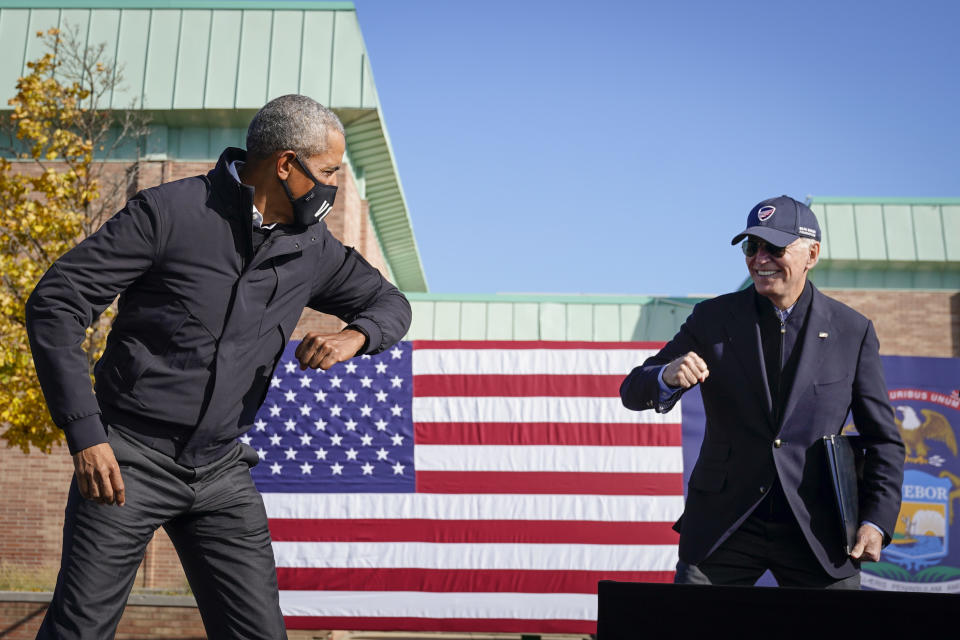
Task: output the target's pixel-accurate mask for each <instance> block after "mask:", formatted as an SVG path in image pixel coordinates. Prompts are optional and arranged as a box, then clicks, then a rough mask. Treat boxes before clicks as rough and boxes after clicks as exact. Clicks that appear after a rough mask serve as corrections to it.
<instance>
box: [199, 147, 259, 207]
mask: <svg viewBox="0 0 960 640" xmlns="http://www.w3.org/2000/svg"><path fill="white" fill-rule="evenodd" d="M246 159H247V152H246V151H244V150H243V149H238V148H237V147H227V148H226V149H224V150H223V153H221V154H220V158H219V159H218V160H217V165H216V166H215V167H214V168H213V169H212V170H211V171H210V173H208V174H207V179H208V180H209V181H210V186H211V187H212V189H213V192H214V194H216V198H217V199H218V200H219V201H220V203H221V205H222V210H221V212H220V213H221V215H223V216H224V217H225V218H227V219H229V220H237V221H240V222H246V223H248V225H249V224H250V223H251V216H252V215H253V187H251V186H250V185H247V184H241V183H239V182H237V181H236V180H234V179H233V176H232V175H230V170H229V168H228V167H229V166H230V163H232V162H235V161H237V160H239V161H240V162H244V161H246Z"/></svg>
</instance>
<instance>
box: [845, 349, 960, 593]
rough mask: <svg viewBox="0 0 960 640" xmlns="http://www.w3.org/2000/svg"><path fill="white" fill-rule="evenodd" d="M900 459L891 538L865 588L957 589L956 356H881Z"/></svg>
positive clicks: (959, 377) (867, 571) (959, 403)
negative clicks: (898, 494)
mask: <svg viewBox="0 0 960 640" xmlns="http://www.w3.org/2000/svg"><path fill="white" fill-rule="evenodd" d="M883 366H884V372H885V373H886V377H887V388H888V389H889V393H890V404H891V405H892V406H893V411H894V416H895V419H896V422H897V427H898V428H899V430H900V435H901V436H902V437H903V443H904V445H905V446H906V459H905V463H906V464H905V467H904V478H903V503H902V505H901V507H900V516H899V517H898V519H897V526H896V530H895V531H894V532H893V542H892V543H891V544H890V545H889V546H887V547H886V548H885V549H884V550H883V553H882V554H881V557H880V562H873V563H865V564H864V565H863V576H862V584H863V586H864V587H865V588H870V589H882V590H886V591H927V592H933V593H960V520H958V519H957V510H958V508H960V457H958V456H957V435H958V434H960V359H957V358H915V357H903V356H887V357H884V358H883Z"/></svg>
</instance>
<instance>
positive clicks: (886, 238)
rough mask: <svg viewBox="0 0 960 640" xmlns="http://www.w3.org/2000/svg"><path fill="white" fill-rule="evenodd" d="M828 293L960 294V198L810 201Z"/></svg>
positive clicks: (819, 278) (814, 274) (819, 276)
mask: <svg viewBox="0 0 960 640" xmlns="http://www.w3.org/2000/svg"><path fill="white" fill-rule="evenodd" d="M809 204H810V208H811V209H813V211H814V213H816V215H817V218H818V220H819V221H820V227H821V230H822V231H823V242H822V243H821V252H820V263H819V264H818V265H817V267H816V268H815V269H814V270H813V271H811V275H810V277H811V279H812V280H813V281H814V282H815V283H816V284H817V285H818V286H823V287H828V288H857V289H862V288H866V289H873V288H877V289H889V288H894V289H960V198H837V197H812V198H810V200H809Z"/></svg>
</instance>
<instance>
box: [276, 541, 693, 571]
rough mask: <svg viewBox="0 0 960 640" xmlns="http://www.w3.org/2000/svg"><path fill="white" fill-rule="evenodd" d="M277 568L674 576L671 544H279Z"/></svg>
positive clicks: (674, 547) (673, 554)
mask: <svg viewBox="0 0 960 640" xmlns="http://www.w3.org/2000/svg"><path fill="white" fill-rule="evenodd" d="M273 555H274V557H275V558H276V561H277V566H278V567H287V568H303V567H312V568H325V569H332V568H343V569H377V568H388V569H412V568H417V569H460V570H464V569H467V570H469V569H511V570H514V569H515V570H522V571H623V570H624V569H629V570H630V571H671V570H673V568H674V567H675V566H676V564H677V547H676V545H672V544H663V545H659V544H647V545H615V544H518V543H513V542H510V543H476V542H471V543H438V542H326V541H325V542H274V543H273Z"/></svg>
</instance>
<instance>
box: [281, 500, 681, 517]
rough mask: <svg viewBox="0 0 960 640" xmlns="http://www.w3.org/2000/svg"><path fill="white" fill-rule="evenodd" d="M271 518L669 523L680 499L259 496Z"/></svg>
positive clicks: (677, 512)
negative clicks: (261, 497)
mask: <svg viewBox="0 0 960 640" xmlns="http://www.w3.org/2000/svg"><path fill="white" fill-rule="evenodd" d="M263 502H264V504H265V505H266V508H267V516H268V517H270V518H300V519H310V520H313V519H321V518H331V519H335V520H342V519H348V518H355V519H387V520H399V519H403V518H415V519H426V520H577V521H582V520H588V521H598V522H673V521H675V520H676V519H677V518H679V517H680V514H681V513H683V496H682V495H675V496H594V495H489V494H477V495H475V494H462V495H447V494H422V493H421V494H417V493H264V494H263Z"/></svg>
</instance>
